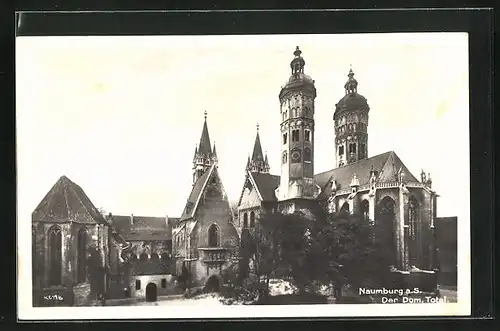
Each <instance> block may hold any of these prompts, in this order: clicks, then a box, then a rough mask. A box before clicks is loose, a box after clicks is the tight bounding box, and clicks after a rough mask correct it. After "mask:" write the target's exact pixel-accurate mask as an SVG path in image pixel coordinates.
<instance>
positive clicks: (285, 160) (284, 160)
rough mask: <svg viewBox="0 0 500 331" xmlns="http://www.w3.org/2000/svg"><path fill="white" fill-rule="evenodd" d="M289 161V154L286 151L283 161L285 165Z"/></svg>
mask: <svg viewBox="0 0 500 331" xmlns="http://www.w3.org/2000/svg"><path fill="white" fill-rule="evenodd" d="M287 160H288V155H287V152H286V151H284V152H283V157H282V160H281V161H282V163H283V164H285V163H286V162H287Z"/></svg>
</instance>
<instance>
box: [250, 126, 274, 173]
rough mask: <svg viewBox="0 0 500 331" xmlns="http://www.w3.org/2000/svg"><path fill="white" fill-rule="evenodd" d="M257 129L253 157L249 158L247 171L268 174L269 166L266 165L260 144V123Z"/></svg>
mask: <svg viewBox="0 0 500 331" xmlns="http://www.w3.org/2000/svg"><path fill="white" fill-rule="evenodd" d="M256 127H257V134H256V136H255V142H254V146H253V152H252V157H251V158H249V162H247V167H246V168H247V171H251V172H260V173H268V172H269V166H268V165H266V162H265V158H264V154H263V153H262V145H261V143H260V135H259V123H257V125H256Z"/></svg>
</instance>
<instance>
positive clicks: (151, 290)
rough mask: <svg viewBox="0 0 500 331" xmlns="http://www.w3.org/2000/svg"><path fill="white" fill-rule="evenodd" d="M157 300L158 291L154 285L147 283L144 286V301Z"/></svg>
mask: <svg viewBox="0 0 500 331" xmlns="http://www.w3.org/2000/svg"><path fill="white" fill-rule="evenodd" d="M157 299H158V291H157V289H156V284H154V283H149V284H148V286H146V301H149V302H151V301H156V300H157Z"/></svg>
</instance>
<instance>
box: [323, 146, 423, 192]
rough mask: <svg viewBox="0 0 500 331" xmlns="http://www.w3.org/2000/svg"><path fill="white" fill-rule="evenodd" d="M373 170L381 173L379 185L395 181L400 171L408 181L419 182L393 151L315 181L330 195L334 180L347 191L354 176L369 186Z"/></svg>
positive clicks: (361, 161)
mask: <svg viewBox="0 0 500 331" xmlns="http://www.w3.org/2000/svg"><path fill="white" fill-rule="evenodd" d="M372 169H373V170H375V171H378V173H379V174H378V180H377V182H378V183H384V182H391V181H395V180H396V175H397V172H398V171H399V170H400V169H402V170H403V171H404V172H405V176H406V179H407V180H408V181H412V182H418V180H417V179H416V178H415V177H414V176H413V175H412V174H411V173H410V171H409V170H408V168H407V167H406V166H405V165H404V164H403V162H402V161H401V159H400V158H399V157H398V156H397V154H396V153H395V152H393V151H390V152H385V153H382V154H379V155H375V156H372V157H370V158H367V159H363V160H359V161H357V162H353V163H350V164H347V165H345V166H342V167H338V168H335V169H332V170H328V171H325V172H322V173H319V174H317V175H315V176H314V181H315V182H316V183H317V184H318V185H319V186H320V187H321V189H322V192H323V193H325V194H328V191H330V190H327V188H329V187H331V185H330V184H331V183H332V181H333V180H335V182H336V183H337V187H338V189H340V190H342V189H346V188H349V185H350V183H351V179H352V176H353V175H354V174H356V176H357V178H358V180H359V184H360V185H361V186H362V185H366V184H368V183H369V181H370V171H371V170H372Z"/></svg>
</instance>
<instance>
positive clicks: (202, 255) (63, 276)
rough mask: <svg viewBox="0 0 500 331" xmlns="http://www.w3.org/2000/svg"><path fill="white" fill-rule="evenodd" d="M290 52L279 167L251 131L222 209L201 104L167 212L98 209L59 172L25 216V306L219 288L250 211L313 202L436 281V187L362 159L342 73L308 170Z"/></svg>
mask: <svg viewBox="0 0 500 331" xmlns="http://www.w3.org/2000/svg"><path fill="white" fill-rule="evenodd" d="M293 54H294V57H293V59H292V61H291V63H290V69H291V74H290V77H289V78H288V80H287V83H286V85H285V86H283V87H282V88H281V90H280V92H279V95H278V98H279V112H280V114H281V117H280V118H281V123H280V138H279V141H275V142H273V143H276V144H279V145H280V146H281V152H280V155H275V156H273V157H276V158H279V160H280V165H281V166H280V169H279V175H273V174H271V172H270V171H271V169H270V166H269V160H268V156H267V155H264V154H263V152H262V145H261V139H260V136H259V130H258V127H257V135H256V137H255V144H254V147H253V151H252V153H251V157H250V156H249V158H248V160H247V165H246V174H245V181H244V185H243V188H242V191H241V194H240V197H239V200H238V204H237V210H233V208H232V207H231V204H230V200H229V198H228V196H227V194H226V191H225V189H224V185H223V183H222V181H221V178H220V176H219V169H218V158H219V156H218V155H217V152H216V148H215V144H213V145H212V142H211V140H210V136H209V131H208V124H207V116H206V112H205V121H204V123H203V127H202V132H201V138H200V141H199V144H198V145H197V146H196V148H195V151H194V156H193V159H192V165H193V166H192V170H193V177H192V188H191V192H190V194H189V196H188V198H187V201H186V204H185V206H184V209H183V210H182V211H181V212H180V217H178V218H176V217H174V218H172V217H170V218H169V217H167V216H161V217H150V216H134V215H133V214H132V215H112V214H111V213H109V214H107V215H104V214H103V213H102V212H101V211H99V210H98V209H97V208H96V207H95V206H94V205H93V204H92V202H91V200H90V199H89V197H88V196H87V195H86V194H85V192H84V191H83V189H82V188H81V187H80V186H79V185H77V184H76V183H74V182H72V181H71V180H70V179H69V178H67V177H65V176H62V177H61V178H60V179H59V180H58V181H57V183H56V184H55V185H54V187H53V188H52V189H51V190H50V191H49V192H48V193H47V195H46V196H45V198H44V199H43V200H42V201H41V202H40V204H39V205H38V207H37V208H36V209H35V211H34V212H33V214H32V241H33V246H32V247H33V251H32V260H33V264H32V265H33V268H32V269H33V275H32V278H33V293H34V301H37V303H34V304H35V305H47V303H43V302H42V303H41V302H40V301H43V300H47V298H49V301H50V300H52V299H51V298H52V297H51V294H54V293H56V294H57V293H61V294H63V295H66V296H69V297H70V299H68V301H69V302H70V303H67V302H66V303H61V304H62V305H64V304H66V305H85V304H88V303H89V302H90V301H91V300H92V299H94V300H95V299H96V298H97V295H98V294H99V293H106V294H107V295H108V296H110V297H111V298H112V297H123V296H124V297H126V298H143V299H144V298H145V299H149V300H151V301H154V300H156V298H157V296H158V295H162V294H164V295H167V294H170V293H173V292H175V288H176V286H177V283H178V281H179V280H180V279H189V282H188V286H189V287H204V288H205V289H211V290H218V289H219V288H220V287H221V286H222V285H224V284H225V283H226V282H227V281H228V279H227V273H226V271H227V270H228V269H229V268H230V266H231V265H232V263H234V261H237V258H236V255H237V250H238V246H239V239H240V235H241V232H242V231H243V230H244V229H251V228H253V227H255V226H256V224H257V222H258V220H259V215H260V214H262V213H263V212H266V211H279V212H281V213H293V212H295V211H304V212H306V213H307V211H308V210H311V209H312V208H314V207H315V206H317V205H318V204H320V203H321V204H322V205H327V206H328V208H329V211H330V212H331V213H334V212H337V211H344V212H348V213H352V214H358V215H362V216H363V217H364V218H365V219H366V220H367V221H369V222H370V224H372V225H373V226H375V227H379V229H381V230H382V233H383V234H384V236H385V239H386V242H387V244H388V245H389V247H390V254H391V256H390V259H391V261H392V266H391V270H392V271H393V272H394V273H396V274H398V275H400V276H401V277H400V278H402V279H403V281H404V283H405V284H414V285H415V286H418V284H421V282H427V283H428V282H429V279H430V282H431V283H433V282H434V283H433V285H432V286H435V279H436V277H435V275H436V268H437V265H438V263H437V254H436V239H435V233H434V232H435V229H434V227H435V221H436V220H437V218H436V203H437V197H438V195H437V194H436V192H434V191H433V190H432V180H431V177H430V174H426V173H425V172H424V171H423V170H422V173H421V174H420V177H419V178H418V179H417V178H416V177H415V176H414V175H413V174H412V173H411V172H410V171H409V170H408V168H407V167H406V166H405V165H404V163H403V162H402V160H401V159H400V158H399V157H398V155H397V154H396V153H395V152H394V151H387V152H385V153H382V154H379V155H373V156H371V155H369V153H368V147H369V141H368V124H369V121H368V119H369V112H370V107H369V105H368V103H367V100H366V98H365V97H363V96H362V95H361V94H359V93H358V82H357V80H356V79H355V78H354V72H353V71H352V69H351V70H350V71H349V73H348V79H347V82H346V83H345V85H344V96H343V97H342V98H341V99H340V100H339V101H338V102H337V103H336V104H335V111H334V112H333V114H332V125H333V126H334V129H335V137H334V139H332V140H333V141H332V149H333V148H334V149H335V160H334V162H332V167H333V168H332V169H331V170H328V171H325V172H322V173H315V169H314V158H315V156H316V154H318V155H321V151H316V150H315V120H314V115H315V112H316V109H315V98H316V86H315V82H314V80H313V79H312V78H311V77H310V76H308V75H307V74H306V73H305V70H304V68H305V64H306V62H305V60H304V58H303V57H302V52H301V50H300V49H299V47H297V48H296V50H295V52H294V53H293ZM322 111H324V110H322ZM374 116H376V114H375V115H374ZM332 138H333V137H332ZM332 161H333V160H332ZM92 256H93V257H94V259H95V261H98V263H97V265H99V266H100V268H101V269H100V270H101V272H102V277H98V278H99V279H102V281H100V282H99V284H94V285H93V284H91V278H90V277H89V270H88V269H89V265H90V263H89V261H90V259H92ZM434 288H435V287H434ZM58 295H59V294H58ZM63 301H64V300H63ZM54 304H57V303H51V304H49V305H54Z"/></svg>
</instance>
